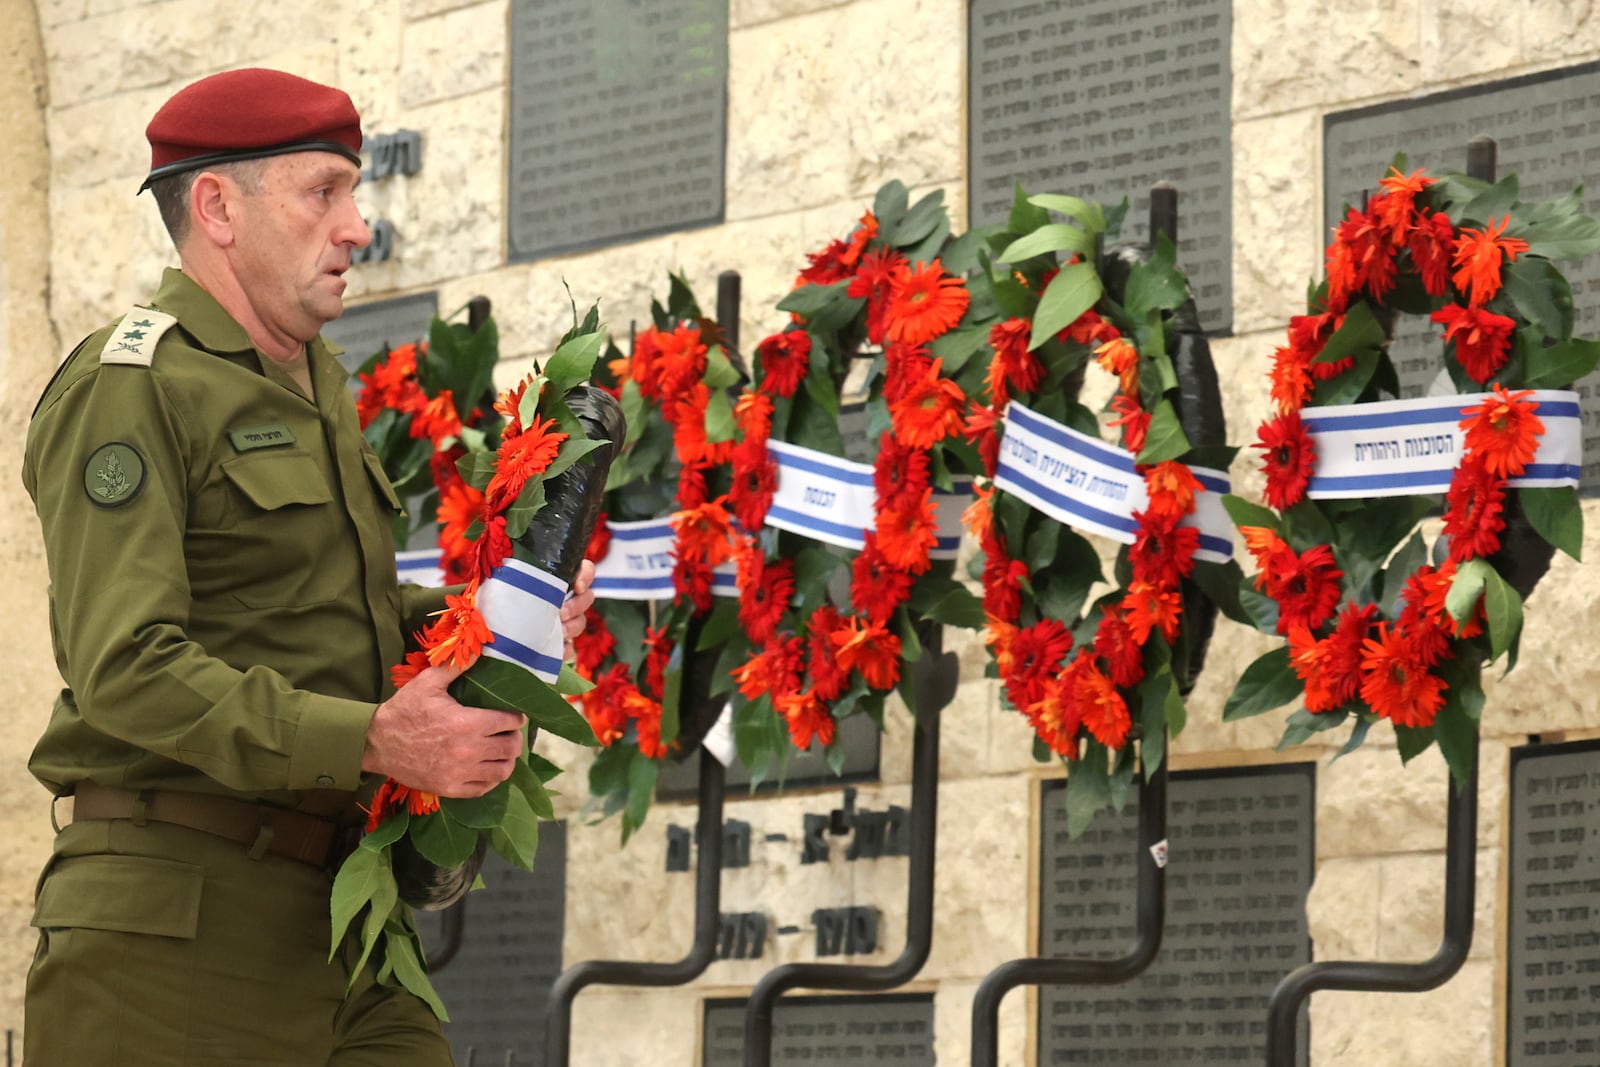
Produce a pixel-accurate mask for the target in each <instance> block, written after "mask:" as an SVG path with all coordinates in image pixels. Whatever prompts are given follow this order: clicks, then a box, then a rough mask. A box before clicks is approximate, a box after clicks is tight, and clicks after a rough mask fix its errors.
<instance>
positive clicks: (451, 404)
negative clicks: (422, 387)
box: [411, 389, 461, 448]
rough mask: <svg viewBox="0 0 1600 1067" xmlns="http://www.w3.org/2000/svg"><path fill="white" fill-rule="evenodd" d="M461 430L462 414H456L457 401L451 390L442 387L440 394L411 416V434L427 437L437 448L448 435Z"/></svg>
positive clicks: (455, 433) (417, 436)
mask: <svg viewBox="0 0 1600 1067" xmlns="http://www.w3.org/2000/svg"><path fill="white" fill-rule="evenodd" d="M460 432H461V416H459V415H457V414H456V402H455V398H454V396H452V395H451V393H450V390H448V389H441V390H440V391H439V395H438V396H436V397H434V398H433V399H431V400H429V401H428V402H427V403H426V404H424V405H423V406H422V410H420V411H418V412H416V413H415V414H414V415H412V416H411V436H412V437H415V438H419V439H420V438H424V437H425V438H427V439H428V440H430V441H432V442H433V446H434V447H435V448H438V447H439V442H441V441H443V440H444V439H445V438H447V437H454V436H456V435H457V434H459V433H460Z"/></svg>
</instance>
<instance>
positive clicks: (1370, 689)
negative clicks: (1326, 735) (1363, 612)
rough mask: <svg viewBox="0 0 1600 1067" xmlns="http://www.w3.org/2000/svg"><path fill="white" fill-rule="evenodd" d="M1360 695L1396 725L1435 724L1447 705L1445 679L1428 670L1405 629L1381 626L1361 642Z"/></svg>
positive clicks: (1386, 625) (1421, 725)
mask: <svg viewBox="0 0 1600 1067" xmlns="http://www.w3.org/2000/svg"><path fill="white" fill-rule="evenodd" d="M1361 647H1362V657H1361V670H1362V677H1361V698H1362V699H1363V700H1365V701H1366V702H1367V704H1368V706H1370V707H1371V708H1372V710H1373V711H1374V712H1376V713H1377V714H1379V715H1381V716H1382V717H1383V718H1385V719H1389V720H1391V721H1392V722H1393V723H1394V724H1395V725H1396V726H1411V727H1425V726H1432V725H1433V720H1434V719H1435V718H1436V717H1437V716H1438V714H1439V709H1440V708H1442V707H1443V706H1444V691H1445V682H1444V679H1442V678H1438V677H1436V676H1434V675H1432V674H1430V673H1428V669H1427V666H1426V665H1425V664H1424V663H1423V661H1422V659H1421V656H1420V655H1419V653H1418V651H1417V649H1416V647H1415V646H1414V645H1413V644H1412V642H1411V641H1410V640H1409V639H1408V638H1407V636H1406V634H1405V633H1404V631H1402V630H1399V629H1393V630H1391V629H1390V628H1389V625H1388V624H1387V623H1383V624H1381V625H1379V627H1378V634H1377V637H1376V638H1368V639H1367V640H1366V641H1365V642H1364V643H1363V644H1362V646H1361Z"/></svg>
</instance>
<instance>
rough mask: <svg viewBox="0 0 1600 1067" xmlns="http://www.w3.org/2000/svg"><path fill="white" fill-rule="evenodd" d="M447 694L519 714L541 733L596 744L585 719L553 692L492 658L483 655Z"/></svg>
mask: <svg viewBox="0 0 1600 1067" xmlns="http://www.w3.org/2000/svg"><path fill="white" fill-rule="evenodd" d="M450 692H451V695H452V696H455V697H456V699H457V700H459V701H461V703H463V704H467V705H469V706H473V707H483V708H499V709H500V710H502V711H519V712H521V713H522V714H524V715H526V716H527V717H528V722H529V723H531V724H532V725H534V726H537V727H538V728H539V729H541V730H547V731H549V732H550V733H553V734H555V735H556V736H557V737H564V738H566V739H567V740H568V741H572V742H575V743H577V744H580V745H590V746H593V745H598V744H599V743H600V742H599V741H598V740H597V739H596V738H595V736H594V731H593V730H591V729H590V728H589V723H588V721H587V720H585V719H584V717H583V716H582V715H580V714H578V712H577V711H576V710H575V709H574V708H573V707H572V705H571V704H568V703H567V702H566V701H565V700H563V699H562V698H561V695H560V694H559V693H557V692H556V691H555V689H554V688H553V687H551V686H549V685H547V684H545V683H544V682H542V681H540V680H539V679H538V678H536V677H534V676H533V675H532V674H530V673H529V672H528V671H526V670H524V669H523V668H521V667H519V666H517V665H516V664H515V663H508V662H506V661H505V660H503V659H496V658H494V657H493V656H484V657H482V658H480V659H479V660H478V662H476V663H474V664H473V665H472V666H471V667H470V668H468V669H467V673H465V674H463V675H462V676H461V677H460V678H457V679H456V680H455V681H454V682H452V683H451V685H450Z"/></svg>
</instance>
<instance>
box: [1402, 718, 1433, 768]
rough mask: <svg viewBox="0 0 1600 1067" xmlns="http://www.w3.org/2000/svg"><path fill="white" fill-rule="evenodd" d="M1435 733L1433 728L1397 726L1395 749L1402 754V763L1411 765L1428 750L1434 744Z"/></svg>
mask: <svg viewBox="0 0 1600 1067" xmlns="http://www.w3.org/2000/svg"><path fill="white" fill-rule="evenodd" d="M1433 737H1434V731H1433V727H1432V726H1396V727H1395V728H1394V740H1395V748H1396V749H1398V750H1399V752H1400V762H1401V763H1402V764H1406V763H1410V762H1411V761H1412V760H1414V759H1416V758H1417V757H1418V756H1420V755H1422V754H1423V753H1424V752H1426V751H1427V750H1428V746H1429V745H1431V744H1433Z"/></svg>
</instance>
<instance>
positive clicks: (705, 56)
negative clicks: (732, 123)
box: [510, 0, 728, 260]
mask: <svg viewBox="0 0 1600 1067" xmlns="http://www.w3.org/2000/svg"><path fill="white" fill-rule="evenodd" d="M727 96H728V0H513V3H512V5H511V118H510V127H511V179H510V180H511V206H510V238H511V258H512V259H514V260H527V259H536V258H538V257H540V256H548V255H551V254H553V253H556V252H564V251H572V250H576V249H583V248H594V247H597V246H600V245H607V244H615V243H617V242H619V241H630V240H634V239H636V238H639V237H643V236H646V235H649V234H655V233H665V232H667V231H669V230H681V229H685V228H687V227H690V226H705V225H710V224H712V223H717V222H721V221H722V212H723V188H722V186H723V169H724V167H723V159H724V156H725V155H726V145H727V139H728V107H727Z"/></svg>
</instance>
